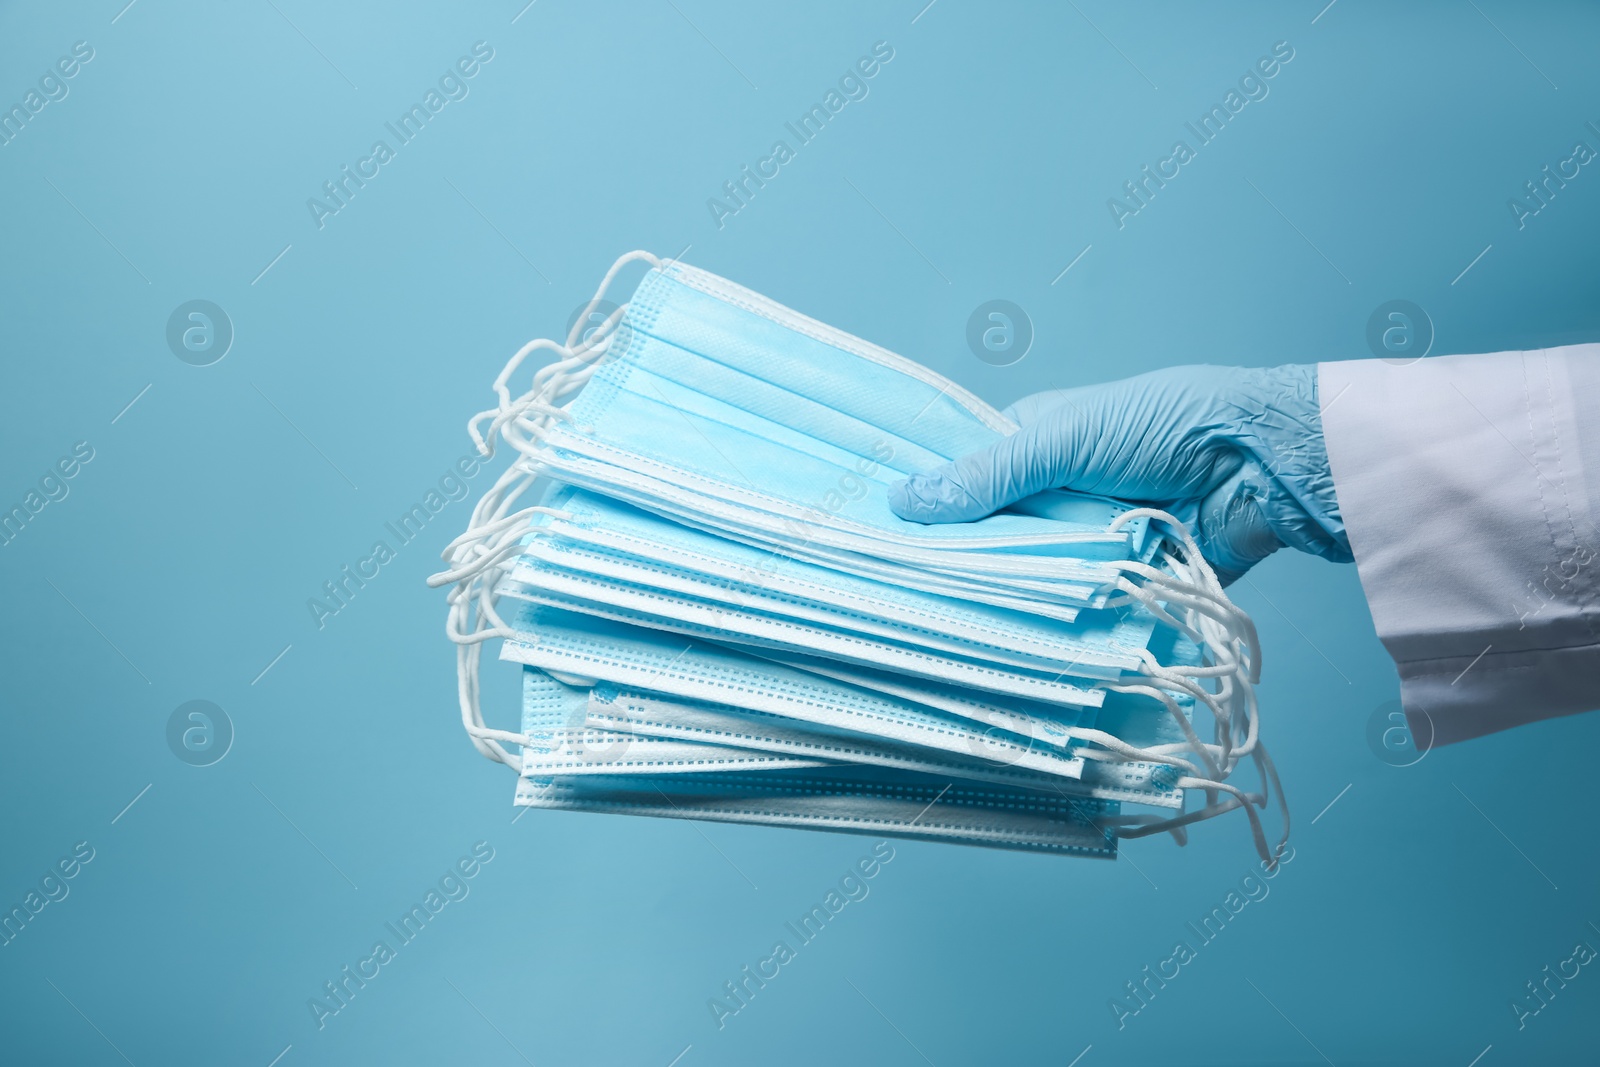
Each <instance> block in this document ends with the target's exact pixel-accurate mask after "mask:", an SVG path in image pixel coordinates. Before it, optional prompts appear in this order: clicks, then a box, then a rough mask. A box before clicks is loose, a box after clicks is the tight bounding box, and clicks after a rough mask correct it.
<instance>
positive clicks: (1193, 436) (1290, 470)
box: [889, 365, 1353, 584]
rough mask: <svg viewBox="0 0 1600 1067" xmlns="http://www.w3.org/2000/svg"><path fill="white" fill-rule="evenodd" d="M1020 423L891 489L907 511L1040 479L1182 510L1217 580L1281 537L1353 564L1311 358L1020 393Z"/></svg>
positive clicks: (932, 518)
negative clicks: (1267, 365) (986, 444)
mask: <svg viewBox="0 0 1600 1067" xmlns="http://www.w3.org/2000/svg"><path fill="white" fill-rule="evenodd" d="M1005 414H1006V415H1008V416H1009V417H1011V418H1012V419H1013V420H1015V421H1016V422H1018V423H1020V424H1021V427H1022V428H1021V429H1020V430H1018V431H1017V432H1016V433H1014V434H1012V435H1011V436H1009V437H1007V438H1005V439H1004V440H1002V441H999V442H997V443H996V444H994V445H992V446H990V447H989V448H986V449H983V450H981V451H978V452H974V453H972V454H971V455H968V456H963V457H962V458H960V459H958V460H956V461H955V462H954V463H947V464H945V465H943V466H941V467H938V468H936V469H934V470H932V471H928V472H925V473H922V474H916V475H913V476H911V477H910V478H906V479H903V480H901V481H898V482H896V483H894V484H893V485H891V486H890V487H889V506H890V508H892V509H893V511H894V513H895V514H896V515H899V516H900V517H901V518H903V519H909V520H911V521H913V522H922V523H937V522H970V521H972V520H973V519H979V518H982V517H983V516H985V515H988V514H989V513H991V512H993V511H997V510H999V509H1000V508H1003V507H1005V506H1006V505H1008V504H1011V503H1013V502H1015V501H1017V500H1021V499H1022V498H1023V497H1025V496H1031V495H1032V494H1034V493H1037V492H1039V491H1041V490H1044V489H1057V488H1060V489H1075V490H1077V491H1079V492H1084V493H1096V494H1099V495H1102V496H1111V497H1117V498H1118V499H1121V500H1127V501H1136V502H1139V503H1142V504H1149V505H1152V506H1155V507H1159V508H1161V509H1163V510H1165V511H1169V512H1172V513H1173V514H1174V515H1176V516H1177V517H1178V518H1180V519H1183V520H1184V521H1185V522H1187V523H1188V524H1189V526H1190V528H1191V530H1192V531H1193V532H1194V534H1195V539H1196V541H1198V542H1199V545H1200V551H1201V553H1202V554H1203V555H1204V556H1205V557H1206V560H1207V561H1208V562H1209V563H1210V564H1211V565H1212V567H1213V568H1214V569H1215V570H1216V571H1217V576H1218V577H1219V578H1220V579H1221V580H1222V582H1223V584H1227V583H1229V582H1231V581H1233V580H1235V579H1237V578H1238V577H1239V576H1241V575H1242V574H1244V572H1245V571H1247V570H1249V569H1250V568H1251V567H1252V566H1253V565H1255V564H1256V563H1258V562H1260V561H1261V560H1263V559H1265V558H1266V557H1267V556H1269V555H1271V554H1272V553H1273V552H1276V551H1277V550H1278V549H1279V548H1282V547H1285V546H1288V547H1291V548H1298V549H1300V550H1301V551H1303V552H1312V553H1315V554H1316V555H1319V556H1322V557H1324V558H1326V559H1330V560H1334V561H1336V562H1340V563H1349V562H1350V561H1351V559H1352V558H1353V557H1352V556H1351V554H1350V541H1349V539H1348V538H1347V537H1346V535H1345V530H1344V520H1343V519H1342V518H1340V515H1339V502H1338V500H1337V499H1336V498H1335V497H1334V493H1333V475H1332V474H1331V472H1330V471H1329V469H1328V453H1327V448H1326V446H1325V445H1324V444H1323V440H1322V413H1321V409H1320V406H1319V404H1318V401H1317V369H1316V367H1315V366H1305V365H1291V366H1285V367H1270V368H1265V369H1251V368H1243V367H1206V366H1200V367H1172V368H1168V369H1165V370H1158V371H1152V372H1150V373H1149V374H1141V375H1139V376H1138V377H1136V378H1127V379H1124V380H1123V381H1118V382H1108V383H1106V384H1104V385H1089V386H1081V387H1078V388H1074V389H1057V390H1052V391H1050V392H1046V393H1036V394H1034V395H1033V396H1029V397H1024V398H1023V399H1022V400H1019V401H1017V402H1016V403H1015V404H1013V405H1012V406H1011V407H1009V408H1007V409H1006V412H1005Z"/></svg>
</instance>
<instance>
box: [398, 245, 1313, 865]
mask: <svg viewBox="0 0 1600 1067" xmlns="http://www.w3.org/2000/svg"><path fill="white" fill-rule="evenodd" d="M641 261H642V262H646V263H648V264H650V266H651V267H653V268H655V269H657V270H661V269H664V266H665V265H664V264H663V261H662V260H660V259H658V258H657V257H656V256H654V255H651V254H650V253H648V252H643V251H636V252H630V253H628V254H627V255H625V256H623V257H621V258H620V259H618V260H617V261H616V262H615V263H614V264H612V266H611V268H610V269H609V270H608V271H607V272H606V275H605V277H604V278H603V279H602V280H601V282H600V285H599V287H598V288H597V289H596V291H595V295H594V297H593V298H592V299H590V301H589V302H588V304H586V305H585V307H584V309H583V311H582V312H581V313H580V314H579V316H578V317H577V320H576V321H575V322H574V324H573V326H572V328H571V329H570V330H569V332H568V334H567V337H566V343H565V344H558V343H557V342H555V341H552V340H549V339H545V338H540V339H536V340H533V341H530V342H528V343H527V344H526V345H524V346H523V347H522V348H520V349H519V350H518V351H517V352H516V353H515V354H514V355H513V356H512V357H511V358H510V360H509V361H507V363H506V365H505V367H504V368H503V369H502V370H501V372H500V374H499V375H498V376H497V377H496V378H495V381H494V391H495V394H496V396H497V398H498V400H499V403H498V404H497V405H496V406H495V407H494V408H492V409H489V410H487V411H482V412H479V413H478V414H477V415H475V416H473V418H472V419H471V420H470V421H469V422H468V424H467V430H468V433H469V434H470V435H471V436H472V439H473V441H474V443H475V444H476V445H477V447H478V451H479V452H480V453H481V454H483V455H484V456H492V455H493V454H494V441H495V439H496V438H499V439H501V440H504V441H505V442H506V443H507V444H509V445H511V446H512V448H513V449H514V450H515V451H516V452H517V453H518V456H517V458H516V460H515V461H514V462H513V463H512V464H511V465H510V466H509V467H507V469H506V470H505V471H504V472H503V473H502V474H501V475H500V477H499V478H498V479H497V480H496V482H495V483H494V485H493V486H492V487H491V488H490V489H489V490H488V491H487V492H486V493H485V494H484V496H483V498H482V499H481V500H479V501H478V503H477V505H476V506H475V507H474V509H473V513H472V517H471V519H470V521H469V524H468V527H467V530H466V531H465V532H464V533H463V534H462V535H461V536H459V537H457V538H455V539H454V540H453V541H451V542H450V544H449V545H447V546H446V547H445V549H444V552H443V553H442V555H443V559H444V561H445V563H446V564H447V566H446V569H444V570H442V571H440V572H439V573H437V574H434V575H432V576H431V577H430V578H429V579H428V584H429V585H430V586H434V587H438V586H442V585H450V584H453V585H454V588H453V589H452V590H451V591H450V594H449V597H448V603H449V615H448V618H447V621H446V634H447V635H448V636H449V637H450V639H451V641H453V642H455V644H456V645H457V650H456V655H457V660H456V662H457V682H458V685H457V690H458V697H459V700H460V704H461V716H462V723H463V725H464V726H465V727H466V731H467V734H468V735H469V737H470V738H471V740H472V743H473V744H474V746H476V747H477V749H478V751H479V752H481V753H482V754H483V755H485V756H487V757H488V758H490V759H494V760H498V761H499V762H502V763H505V764H507V765H508V766H510V767H512V768H513V769H520V760H518V759H517V758H516V757H514V756H512V755H511V754H510V753H509V752H507V751H506V750H505V748H504V747H502V745H501V742H507V743H514V744H523V743H525V741H526V738H525V737H524V736H523V735H521V734H516V733H512V732H509V731H505V730H494V729H490V728H488V727H487V726H486V725H485V723H484V719H483V713H482V707H481V700H480V696H481V694H480V687H479V681H480V677H479V671H480V669H481V665H482V663H481V661H482V653H483V645H484V642H486V641H488V640H490V639H492V638H495V637H502V638H504V637H512V636H515V634H514V631H513V630H512V628H511V627H510V626H509V625H507V624H506V622H505V621H504V620H503V619H502V618H501V617H500V615H499V614H498V613H497V612H496V610H495V604H496V602H497V600H498V597H497V595H496V594H495V592H494V590H495V587H496V585H497V583H498V581H499V579H500V578H501V576H502V575H503V574H504V573H505V572H506V571H507V570H508V569H509V566H510V563H511V561H512V560H514V559H515V558H516V556H517V555H518V554H519V552H520V546H521V543H522V540H523V538H524V537H526V536H527V535H528V534H529V533H530V532H537V531H538V527H534V526H532V520H533V518H534V517H535V516H540V515H543V516H551V517H556V518H570V516H569V515H568V514H567V513H565V512H562V511H560V510H559V509H554V508H545V507H524V508H521V509H520V510H513V508H514V505H515V504H516V501H517V500H518V498H520V497H521V496H522V495H523V494H524V493H525V492H527V491H528V489H530V488H531V487H532V485H533V484H534V482H535V480H536V479H537V478H538V477H539V475H540V474H541V473H542V472H543V470H544V467H545V464H544V461H543V459H542V456H541V452H542V449H543V447H544V445H543V441H544V437H545V435H546V433H547V432H548V431H549V429H550V428H551V427H552V425H553V424H554V423H555V422H557V421H562V422H570V420H571V415H570V414H569V413H568V412H567V411H566V410H565V409H564V407H563V406H562V405H563V404H564V403H565V402H567V401H569V400H570V399H571V398H572V396H573V394H575V393H576V392H577V391H578V390H579V389H581V388H582V387H583V385H584V384H585V383H586V382H588V380H589V379H590V378H591V377H592V376H593V375H594V373H595V371H596V370H597V369H598V368H599V366H600V365H601V364H602V362H603V361H604V359H605V357H606V356H607V354H608V353H609V351H610V349H611V346H612V344H613V342H614V341H615V340H616V338H617V335H618V332H619V329H620V327H621V324H622V319H623V317H624V314H625V313H626V310H627V308H626V305H624V306H623V307H619V308H618V309H617V310H616V311H614V312H612V313H611V314H610V315H608V316H607V317H606V318H605V319H604V320H603V321H602V322H601V323H600V324H599V325H598V326H595V327H593V329H592V330H590V329H589V325H590V316H591V315H593V314H594V312H595V311H596V309H597V308H599V306H600V304H601V301H602V300H604V299H605V295H606V293H607V292H608V291H609V289H610V287H611V285H612V284H613V283H614V282H615V280H616V278H617V275H618V274H619V273H620V272H621V271H622V269H623V268H624V267H626V266H628V265H629V264H631V263H635V262H641ZM586 330H587V331H588V333H587V336H585V332H586ZM540 352H548V353H550V354H551V355H553V356H554V357H555V359H554V360H553V361H552V362H550V363H548V364H546V365H545V366H543V367H541V368H540V369H539V370H537V371H536V372H534V374H533V377H532V383H531V385H530V387H529V388H528V390H527V391H526V392H524V393H522V394H521V395H520V396H516V397H513V396H512V393H511V386H510V381H511V379H512V377H513V376H514V375H515V374H516V373H517V372H518V370H519V369H520V368H521V367H522V365H523V364H524V363H525V362H526V361H527V360H528V359H529V357H531V356H533V355H534V354H535V353H540ZM578 429H580V430H582V429H584V428H583V427H578ZM1139 518H1143V519H1146V520H1148V521H1149V522H1150V523H1151V524H1152V526H1153V527H1154V528H1156V530H1157V532H1158V533H1159V535H1160V536H1161V537H1162V538H1163V547H1162V548H1161V549H1160V550H1159V557H1160V561H1161V562H1162V563H1163V564H1164V565H1165V569H1163V568H1161V567H1156V566H1152V565H1150V564H1146V563H1140V562H1137V561H1132V560H1126V561H1121V562H1117V563H1113V564H1111V566H1112V567H1114V568H1116V569H1117V570H1118V571H1120V573H1121V577H1119V578H1118V579H1116V581H1115V582H1114V583H1113V587H1114V588H1115V589H1117V590H1118V591H1120V592H1122V593H1124V594H1126V595H1127V597H1128V600H1121V599H1120V598H1119V600H1118V603H1119V604H1126V603H1128V602H1129V601H1130V600H1131V601H1137V602H1138V603H1140V604H1141V605H1143V606H1144V607H1145V608H1146V609H1147V610H1148V611H1150V612H1151V614H1153V615H1154V616H1155V617H1156V618H1157V619H1159V620H1161V621H1162V622H1165V623H1167V624H1168V625H1171V626H1173V627H1174V628H1175V629H1177V630H1178V631H1179V632H1181V633H1183V634H1184V635H1185V636H1187V637H1188V638H1189V639H1190V640H1192V641H1194V642H1195V643H1196V644H1197V645H1199V646H1200V648H1201V649H1202V662H1201V664H1200V665H1199V666H1184V665H1171V666H1166V665H1162V664H1161V663H1159V662H1158V661H1157V660H1156V659H1155V658H1154V656H1151V655H1150V654H1149V653H1148V652H1145V653H1144V654H1143V655H1142V656H1141V658H1140V659H1141V665H1142V669H1141V670H1139V671H1136V672H1131V673H1130V674H1128V675H1127V676H1125V680H1123V681H1121V682H1096V683H1095V684H1096V685H1098V686H1100V687H1102V688H1105V689H1107V690H1110V691H1114V692H1125V693H1134V694H1139V695H1144V696H1148V697H1153V698H1154V699H1156V700H1158V701H1160V702H1161V703H1162V704H1163V705H1164V706H1165V707H1166V709H1167V711H1168V713H1169V714H1170V715H1171V716H1172V717H1173V719H1174V721H1175V722H1176V723H1177V724H1178V725H1179V729H1180V732H1181V733H1182V735H1183V737H1184V740H1183V741H1182V742H1179V743H1176V744H1164V745H1157V746H1151V747H1149V748H1139V747H1137V746H1132V745H1128V744H1126V743H1124V742H1121V741H1120V740H1117V739H1114V738H1110V735H1107V736H1108V739H1110V740H1113V741H1115V742H1116V743H1115V744H1109V745H1106V746H1104V747H1106V748H1108V749H1110V750H1111V751H1113V752H1115V753H1116V754H1117V755H1118V756H1119V757H1121V758H1124V759H1130V760H1148V761H1151V762H1159V763H1164V764H1168V765H1171V766H1174V767H1175V768H1177V769H1179V770H1180V771H1184V772H1188V773H1184V774H1183V775H1182V776H1181V777H1180V778H1179V779H1178V782H1177V784H1178V786H1179V787H1181V788H1184V789H1201V790H1204V791H1205V793H1206V795H1207V797H1208V803H1207V804H1206V806H1204V807H1202V808H1200V809H1197V810H1196V811H1193V812H1188V813H1186V814H1184V815H1181V816H1178V817H1176V818H1168V819H1163V818H1160V817H1158V816H1137V817H1132V818H1130V819H1128V820H1124V821H1125V822H1126V823H1127V824H1128V827H1127V829H1126V830H1124V831H1123V835H1124V836H1126V837H1142V836H1147V835H1149V834H1154V833H1161V832H1170V833H1172V835H1173V836H1174V838H1176V839H1178V841H1179V843H1180V844H1181V843H1182V842H1183V840H1184V837H1185V835H1184V829H1183V828H1184V827H1186V826H1187V825H1189V824H1190V823H1193V822H1198V821H1200V820H1203V819H1209V818H1213V817H1215V816H1217V815H1220V814H1223V813H1224V812H1226V811H1232V810H1234V809H1235V808H1241V807H1242V808H1244V810H1245V812H1246V815H1247V816H1248V818H1249V820H1250V826H1251V831H1252V836H1253V837H1254V838H1255V843H1256V848H1257V851H1258V852H1260V853H1261V855H1262V858H1263V859H1265V860H1267V861H1268V862H1269V863H1270V862H1274V861H1275V853H1273V854H1269V852H1268V849H1267V845H1266V840H1265V835H1264V832H1263V829H1262V826H1261V821H1260V818H1259V816H1257V815H1256V813H1255V810H1254V809H1255V808H1256V807H1265V806H1266V803H1267V800H1268V795H1269V794H1270V793H1271V792H1272V791H1273V790H1274V789H1276V790H1277V795H1278V802H1279V806H1280V807H1281V808H1283V812H1284V827H1285V835H1284V836H1285V839H1286V838H1287V828H1288V810H1287V807H1286V806H1285V805H1284V803H1283V792H1282V787H1281V785H1279V783H1278V779H1277V773H1276V770H1275V768H1274V767H1273V764H1272V762H1271V760H1270V759H1269V758H1268V757H1267V754H1266V750H1265V748H1264V747H1263V746H1261V745H1260V743H1259V741H1258V739H1257V733H1258V718H1257V707H1256V702H1255V694H1254V689H1253V687H1254V685H1255V684H1256V683H1257V682H1258V681H1259V675H1260V662H1261V655H1260V645H1259V641H1258V639H1257V635H1256V631H1255V625H1254V623H1253V622H1252V621H1251V619H1250V618H1249V616H1248V615H1247V614H1245V613H1244V612H1243V611H1241V610H1240V609H1239V608H1238V607H1236V606H1235V605H1234V604H1233V603H1232V601H1231V600H1229V599H1228V597H1227V594H1226V593H1225V592H1224V591H1223V589H1222V585H1221V582H1220V581H1219V580H1218V579H1217V576H1216V573H1215V571H1214V570H1213V569H1212V568H1211V566H1210V565H1209V564H1208V563H1207V562H1206V561H1205V558H1204V557H1203V556H1202V555H1201V553H1200V550H1199V546H1198V545H1197V544H1196V543H1195V540H1194V538H1193V536H1192V535H1191V534H1190V533H1189V530H1188V528H1187V527H1186V526H1185V525H1184V524H1183V523H1182V522H1180V521H1179V520H1178V519H1177V518H1175V517H1174V516H1172V515H1170V514H1168V513H1166V512H1164V511H1160V510H1158V509H1155V508H1133V509H1130V510H1128V511H1126V512H1124V513H1123V514H1122V515H1120V516H1118V517H1117V518H1116V519H1115V520H1114V521H1113V522H1112V523H1111V525H1110V527H1109V531H1110V532H1114V531H1116V530H1119V529H1120V528H1121V527H1122V526H1123V525H1125V524H1126V523H1128V522H1131V521H1133V520H1135V519H1139ZM1112 606H1116V605H1115V604H1114V605H1112ZM1202 681H1210V682H1212V683H1213V684H1214V691H1213V689H1211V688H1208V687H1207V686H1206V685H1203V684H1202ZM1172 694H1182V695H1185V696H1188V697H1190V698H1192V699H1193V700H1194V701H1195V702H1196V703H1197V704H1202V705H1204V706H1205V707H1206V708H1207V710H1208V711H1210V712H1211V715H1212V717H1213V719H1214V720H1215V723H1216V731H1217V741H1216V742H1215V743H1212V744H1207V743H1205V742H1202V741H1201V740H1200V738H1199V735H1198V734H1197V733H1196V732H1195V730H1194V727H1193V725H1192V724H1191V723H1190V722H1189V719H1188V717H1187V716H1186V715H1185V714H1184V712H1183V709H1182V708H1180V707H1179V706H1178V704H1177V702H1176V700H1174V698H1173V696H1172ZM1180 753H1187V754H1190V755H1192V757H1193V758H1195V759H1198V760H1199V761H1200V764H1201V765H1202V766H1195V765H1193V764H1191V763H1189V761H1188V760H1186V759H1183V758H1182V757H1181V756H1180ZM1246 755H1248V756H1250V757H1251V759H1252V761H1253V762H1254V763H1255V764H1256V766H1257V768H1258V770H1259V771H1260V772H1261V775H1262V781H1263V788H1264V792H1263V793H1259V794H1257V793H1246V792H1244V791H1243V790H1240V789H1238V788H1237V787H1235V786H1231V785H1228V784H1227V783H1226V782H1224V781H1223V779H1224V778H1226V777H1227V776H1228V774H1230V773H1231V772H1232V771H1233V770H1234V769H1235V767H1236V765H1237V763H1238V761H1239V759H1240V758H1241V757H1243V756H1246ZM1218 794H1226V795H1227V798H1226V799H1218ZM1281 847H1282V842H1280V844H1279V848H1281Z"/></svg>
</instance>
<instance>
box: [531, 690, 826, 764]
mask: <svg viewBox="0 0 1600 1067" xmlns="http://www.w3.org/2000/svg"><path fill="white" fill-rule="evenodd" d="M591 700H592V692H591V690H588V689H584V688H580V687H576V686H569V685H564V684H563V683H561V682H558V681H556V680H555V679H554V678H552V677H550V675H548V674H546V673H545V672H543V671H541V670H538V669H537V668H534V667H528V668H525V669H524V672H523V711H522V732H523V733H524V734H525V735H526V736H527V738H528V741H527V743H525V744H524V745H523V746H522V774H523V776H524V777H532V778H537V777H541V776H550V775H573V774H687V773H707V772H725V771H751V770H801V769H807V770H809V769H816V768H820V767H825V766H828V763H827V761H826V760H824V759H821V758H818V757H817V756H816V755H814V754H806V753H802V754H799V755H796V754H795V753H794V752H773V751H760V750H755V749H752V748H749V747H746V746H741V745H738V744H732V743H728V742H729V740H730V738H728V737H710V736H707V735H704V734H702V735H698V736H696V735H693V734H684V735H679V736H663V735H660V734H659V732H658V733H656V734H651V733H645V732H643V731H641V730H636V729H635V728H634V725H633V724H632V723H631V722H629V721H628V720H627V719H625V718H622V717H620V716H605V715H593V716H591V715H590V714H589V705H590V703H591Z"/></svg>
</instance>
